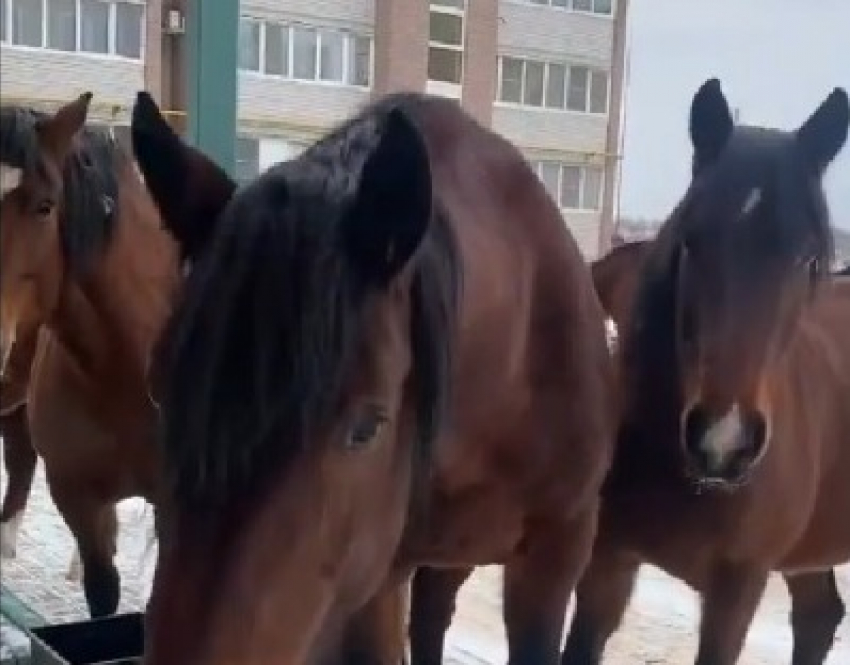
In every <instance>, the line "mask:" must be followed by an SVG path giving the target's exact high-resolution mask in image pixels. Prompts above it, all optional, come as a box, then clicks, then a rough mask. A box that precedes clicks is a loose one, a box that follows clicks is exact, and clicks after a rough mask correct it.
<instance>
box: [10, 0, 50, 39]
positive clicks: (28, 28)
mask: <svg viewBox="0 0 850 665" xmlns="http://www.w3.org/2000/svg"><path fill="white" fill-rule="evenodd" d="M42 9H43V7H42V4H41V3H40V2H32V0H30V1H29V2H21V0H18V1H17V2H15V3H14V4H13V5H12V43H13V44H18V45H19V46H41V45H42V44H43V43H44V42H43V40H42V36H43V35H42V27H43V25H44V14H43V13H42Z"/></svg>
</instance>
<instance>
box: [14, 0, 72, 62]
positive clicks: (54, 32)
mask: <svg viewBox="0 0 850 665" xmlns="http://www.w3.org/2000/svg"><path fill="white" fill-rule="evenodd" d="M19 1H20V0H19ZM47 48H52V49H56V50H57V51H76V50H77V3H76V0H47Z"/></svg>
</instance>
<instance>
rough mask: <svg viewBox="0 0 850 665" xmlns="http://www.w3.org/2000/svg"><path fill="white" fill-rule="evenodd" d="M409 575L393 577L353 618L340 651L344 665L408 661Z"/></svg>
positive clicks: (388, 663) (342, 664) (349, 622)
mask: <svg viewBox="0 0 850 665" xmlns="http://www.w3.org/2000/svg"><path fill="white" fill-rule="evenodd" d="M407 590H408V587H407V576H404V577H403V578H402V581H401V582H399V578H398V577H397V576H392V578H391V579H389V580H388V581H387V582H386V583H385V584H384V586H383V587H382V588H381V589H380V590H379V591H378V593H377V594H375V596H374V597H373V598H372V599H371V600H370V601H369V602H368V603H367V604H366V605H365V606H364V607H363V608H361V609H360V610H359V611H358V612H357V613H356V614H355V615H354V616H353V617H352V618H351V619H349V621H348V625H347V627H346V630H345V634H344V636H343V640H342V648H341V649H340V651H339V653H340V654H341V658H340V660H339V663H340V664H341V665H402V664H403V663H404V662H405V646H406V645H405V622H406V620H407V611H408V594H407Z"/></svg>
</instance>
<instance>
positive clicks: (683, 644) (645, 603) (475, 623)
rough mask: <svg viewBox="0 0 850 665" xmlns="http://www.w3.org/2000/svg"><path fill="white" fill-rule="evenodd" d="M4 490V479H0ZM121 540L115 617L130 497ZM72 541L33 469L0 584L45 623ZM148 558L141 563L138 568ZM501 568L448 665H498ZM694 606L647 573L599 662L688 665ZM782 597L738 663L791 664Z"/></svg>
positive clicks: (471, 611)
mask: <svg viewBox="0 0 850 665" xmlns="http://www.w3.org/2000/svg"><path fill="white" fill-rule="evenodd" d="M2 479H3V481H4V482H3V483H2V486H3V487H5V474H3V475H2ZM119 514H120V519H121V535H120V542H119V554H118V564H119V568H120V569H121V572H122V583H123V588H122V603H121V611H129V610H137V609H140V608H141V607H142V606H143V603H144V599H145V598H146V596H147V591H148V588H149V582H150V574H151V570H150V569H151V567H152V562H153V558H152V557H151V556H148V557H147V558H146V557H145V544H146V534H147V529H148V528H149V525H150V519H151V515H150V511H149V510H146V509H145V506H144V504H143V503H142V502H139V501H127V502H124V503H123V504H122V505H121V506H120V509H119ZM72 551H73V550H72V540H71V537H70V534H69V533H68V530H67V528H66V527H65V525H64V523H63V522H62V520H61V518H60V517H59V515H58V514H57V513H56V511H55V509H54V508H53V504H52V503H51V501H50V499H49V497H48V494H47V490H46V488H45V485H44V479H43V475H42V473H41V469H39V473H38V476H37V478H36V483H35V486H34V488H33V495H32V498H31V500H30V507H29V509H28V511H27V514H26V517H25V519H24V522H23V526H22V528H21V533H20V539H19V542H18V554H17V557H16V558H15V559H14V560H11V561H4V562H3V568H2V573H3V583H4V584H5V585H7V586H8V587H10V588H11V589H13V590H14V591H15V592H16V593H17V594H18V595H19V597H20V598H21V599H22V600H23V601H24V602H26V603H27V604H29V605H31V606H32V607H33V608H34V609H36V611H38V612H39V613H41V614H43V615H45V616H47V617H48V618H49V619H50V620H51V621H57V622H58V621H68V620H76V619H79V618H82V617H84V616H85V604H84V601H83V597H82V593H81V591H80V588H79V584H78V583H76V582H72V581H69V580H68V579H66V574H67V571H68V563H69V561H70V559H71V554H72ZM145 561H146V562H147V563H145ZM500 574H501V573H500V569H499V568H497V567H492V568H484V569H481V570H479V571H478V572H477V573H476V575H475V576H474V577H473V578H472V579H471V580H470V581H469V582H468V583H467V585H466V586H465V587H464V589H463V591H462V594H461V600H460V606H459V611H458V615H457V617H456V619H455V622H454V624H453V626H452V629H451V631H450V634H449V638H448V650H449V658H448V659H447V662H448V663H451V665H491V664H497V663H504V662H505V645H504V638H503V629H502V623H501V611H500V598H499V589H500ZM840 578H841V579H840V585H841V587H842V593H843V595H844V598H845V601H846V602H847V604H848V605H850V568H848V567H845V568H844V569H842V570H841V572H840ZM697 609H698V606H697V601H696V598H695V596H694V595H693V594H692V593H691V592H690V591H689V590H688V589H687V588H686V587H684V585H682V584H681V583H679V582H677V581H676V580H674V579H672V578H670V577H668V576H666V575H664V574H663V573H661V572H660V571H658V570H655V569H652V568H649V567H647V568H646V569H645V570H644V571H643V573H642V575H641V578H640V582H639V584H638V588H637V592H636V594H635V598H634V600H633V602H632V606H631V608H630V610H629V614H628V616H627V618H626V621H625V624H624V625H623V626H622V628H621V629H620V631H618V633H617V634H616V635H615V638H614V639H613V640H612V642H611V644H610V648H609V657H608V659H607V660H606V662H607V663H610V664H611V665H635V664H642V663H645V664H650V663H651V664H653V665H656V664H662V663H666V664H669V665H689V664H690V663H692V662H693V658H694V654H695V631H696V626H697ZM790 649H791V635H790V629H789V627H788V598H787V594H786V592H785V588H784V586H783V584H782V582H781V580H780V579H776V580H774V581H773V582H772V583H771V586H770V588H769V590H768V593H767V594H766V596H765V598H764V601H763V602H762V605H761V607H760V609H759V613H758V616H757V619H756V622H755V624H754V625H753V627H752V630H751V631H750V635H749V639H748V641H747V649H746V653H745V655H744V658H743V659H742V661H741V664H740V665H777V664H779V663H787V662H789V661H790V653H791V651H790ZM846 663H850V620H845V622H844V623H843V624H842V626H841V627H840V629H839V638H838V641H837V643H836V645H835V646H834V647H833V651H832V654H831V656H830V658H829V660H828V665H839V664H840V665H845V664H846Z"/></svg>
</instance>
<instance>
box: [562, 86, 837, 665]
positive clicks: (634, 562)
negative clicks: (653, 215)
mask: <svg viewBox="0 0 850 665" xmlns="http://www.w3.org/2000/svg"><path fill="white" fill-rule="evenodd" d="M848 124H850V104H848V98H847V95H846V93H845V92H844V91H842V90H836V91H835V92H833V93H832V94H831V95H830V96H829V97H828V99H827V100H826V101H825V102H824V103H823V104H822V105H821V106H820V107H819V108H818V110H817V111H816V112H815V113H814V114H813V115H812V116H811V117H810V118H809V119H808V120H807V121H806V122H805V123H804V124H803V125H802V127H801V128H800V129H798V130H797V131H795V132H792V133H786V132H781V131H777V130H768V129H762V128H753V127H735V126H733V121H732V116H731V113H730V111H729V107H728V105H727V103H726V100H725V98H724V96H723V94H722V92H721V90H720V85H719V83H718V82H717V81H716V80H711V81H709V82H707V83H706V84H704V85H703V87H702V88H701V89H700V90H699V92H698V93H697V94H696V96H695V98H694V100H693V105H692V108H691V120H690V132H691V138H692V142H693V146H694V164H693V180H692V183H691V185H690V187H689V188H688V190H687V192H686V194H685V196H684V198H683V200H682V202H681V203H680V204H679V206H678V207H677V209H676V210H675V212H674V213H673V214H672V216H671V217H670V218H669V219H668V220H667V222H666V223H665V224H664V226H663V227H662V229H661V231H660V233H659V236H658V238H657V239H656V240H655V241H654V242H652V243H651V244H650V245H649V246H647V252H646V256H645V258H644V259H643V262H642V267H638V266H636V267H637V268H638V269H639V271H640V272H639V278H638V279H639V281H638V288H637V294H636V300H635V302H634V305H633V307H632V311H631V315H630V317H629V320H628V321H627V324H626V325H624V326H622V327H621V329H620V335H621V344H622V347H621V355H620V362H621V373H622V381H623V387H622V389H623V390H624V411H623V415H622V420H621V430H620V435H619V440H618V449H617V453H616V456H615V462H614V467H613V469H612V473H611V476H610V477H609V480H608V481H607V483H606V487H605V490H604V492H603V497H604V498H603V510H602V515H601V520H600V531H599V537H598V539H597V542H596V545H595V548H594V554H593V560H592V563H591V565H590V567H589V568H588V571H587V573H586V575H585V576H584V577H583V579H582V582H581V584H580V585H579V589H578V593H577V609H576V614H575V617H574V620H573V624H572V627H571V630H570V634H569V638H568V641H567V646H566V650H565V653H564V656H563V663H564V664H565V665H591V664H594V663H600V662H601V660H602V654H603V650H604V647H605V644H606V642H607V640H608V638H609V636H610V635H611V634H612V632H613V631H614V630H615V629H616V628H617V626H618V624H619V623H620V621H621V618H622V615H623V613H624V611H625V609H626V606H627V604H628V601H629V597H630V595H631V591H632V587H633V584H634V581H635V577H636V574H637V572H638V568H639V566H640V565H641V564H642V563H644V562H649V563H652V564H655V565H657V566H659V567H661V568H662V569H664V570H666V571H667V572H669V573H670V574H672V575H674V576H676V577H678V578H679V579H681V580H683V581H685V582H686V583H687V584H688V585H690V586H691V587H692V588H693V589H695V590H696V591H697V592H699V593H700V594H701V596H702V601H703V604H702V619H701V625H700V631H699V650H698V654H697V657H696V662H697V663H698V664H699V665H732V664H733V663H736V662H737V660H738V658H739V656H740V653H741V650H742V648H743V645H744V640H745V637H746V634H747V631H748V628H749V626H750V623H751V621H752V618H753V615H754V613H755V611H756V608H757V606H758V604H759V601H760V599H761V597H762V594H763V591H764V588H765V584H766V582H767V580H768V576H769V574H770V573H771V571H779V572H781V573H782V574H784V576H785V579H786V581H787V583H788V588H789V590H790V593H791V598H792V612H791V623H792V627H793V633H794V653H793V663H794V665H816V664H820V663H822V662H823V661H824V659H825V657H826V655H827V653H828V652H829V649H830V647H831V644H832V641H833V638H834V633H835V630H836V629H837V626H838V624H839V623H840V622H841V619H842V617H843V616H844V605H843V603H842V601H841V599H840V597H839V595H838V592H837V589H836V583H835V575H834V572H833V567H834V566H837V565H840V564H842V563H844V562H847V561H848V560H850V520H848V519H847V511H848V510H850V482H848V478H850V411H848V409H847V405H848V403H850V335H848V332H847V331H848V330H850V283H848V282H847V280H843V279H842V280H839V279H836V278H835V277H833V276H832V275H830V273H829V266H830V262H831V258H832V234H831V231H830V226H829V219H828V212H827V206H826V202H825V200H824V195H823V191H822V187H821V178H822V175H823V173H824V171H825V170H826V168H827V167H828V165H829V163H830V162H831V161H832V160H833V158H834V157H835V156H836V155H837V154H838V152H839V151H840V149H841V147H842V146H843V144H844V142H845V140H846V137H847V131H848Z"/></svg>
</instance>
